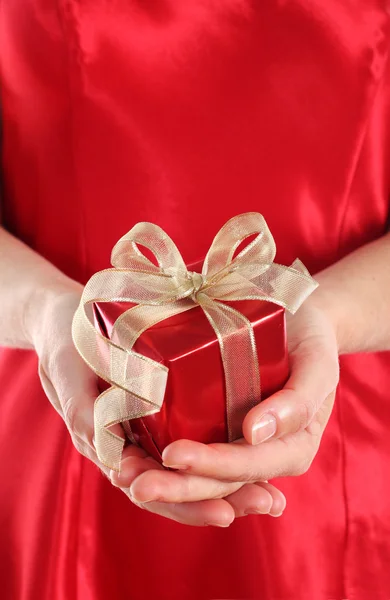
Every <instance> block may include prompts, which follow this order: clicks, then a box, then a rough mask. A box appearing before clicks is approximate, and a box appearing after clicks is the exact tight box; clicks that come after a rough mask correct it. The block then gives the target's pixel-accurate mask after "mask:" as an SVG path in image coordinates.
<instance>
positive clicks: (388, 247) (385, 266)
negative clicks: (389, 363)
mask: <svg viewBox="0 0 390 600" xmlns="http://www.w3.org/2000/svg"><path fill="white" fill-rule="evenodd" d="M316 279H317V281H318V282H319V283H320V286H319V287H318V288H317V290H316V291H315V292H314V294H313V295H312V297H311V298H310V299H309V301H310V302H312V303H313V304H314V305H317V306H319V307H320V308H322V309H324V310H325V312H326V313H327V314H328V316H329V317H330V319H331V321H332V323H333V324H334V327H335V329H336V335H337V339H338V344H339V351H340V354H346V353H351V352H371V351H381V350H390V235H388V234H387V235H385V236H383V237H382V238H380V239H378V240H376V241H374V242H371V243H370V244H367V245H365V246H362V247H361V248H359V249H358V250H356V251H355V252H353V253H352V254H350V255H348V256H347V257H345V258H343V259H342V260H340V261H339V262H337V263H335V264H334V265H332V266H331V267H328V268H327V269H325V270H324V271H322V272H321V273H318V274H317V275H316Z"/></svg>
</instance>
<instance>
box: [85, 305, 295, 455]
mask: <svg viewBox="0 0 390 600" xmlns="http://www.w3.org/2000/svg"><path fill="white" fill-rule="evenodd" d="M226 304H228V305H231V306H233V307H234V308H235V309H236V310H237V311H239V312H241V313H242V314H243V315H244V316H246V317H247V318H248V319H249V320H250V322H251V323H252V326H253V330H254V335H255V340H256V346H257V353H258V359H259V366H260V378H261V400H264V399H265V398H267V397H268V396H270V395H271V394H273V393H274V392H276V391H277V390H279V389H280V388H281V387H283V385H284V384H285V382H286V380H287V377H288V372H289V368H288V355H287V347H286V329H285V312H284V309H283V308H281V307H280V306H277V305H276V304H273V303H270V302H264V301H259V300H257V301H255V300H245V301H237V302H226ZM132 306H134V305H133V304H129V303H124V302H100V303H96V304H95V305H94V316H95V325H96V326H97V327H98V329H99V330H100V331H101V333H102V334H103V335H105V336H107V337H109V336H110V335H111V332H112V329H113V325H114V323H115V321H116V319H117V318H118V317H119V316H120V315H121V314H123V312H125V311H126V310H128V309H129V308H131V307H132ZM134 350H135V351H136V352H138V353H140V354H142V355H144V356H146V357H148V358H151V359H153V360H155V361H157V362H159V363H163V364H164V365H165V366H166V367H168V369H169V374H168V381H167V387H166V390H165V396H164V402H163V405H162V408H161V410H160V412H158V413H155V414H153V415H148V416H145V417H143V418H140V419H133V420H132V421H130V426H131V430H132V434H133V436H134V438H135V440H136V442H137V443H138V444H139V445H140V446H141V447H142V448H144V449H145V450H146V451H147V452H148V453H149V454H150V455H151V456H153V457H154V458H156V459H157V460H158V461H160V462H161V453H162V451H163V450H164V448H165V447H166V446H168V445H169V444H170V443H172V442H174V441H175V440H179V439H190V440H195V441H199V442H203V443H212V442H227V441H228V431H227V410H226V390H225V379H224V371H223V364H222V359H221V351H220V346H219V344H218V339H217V336H216V334H215V332H214V330H213V328H212V327H211V325H210V323H209V321H208V319H207V318H206V316H205V314H204V312H203V310H202V308H201V307H200V306H195V307H194V308H193V309H191V310H190V311H187V312H185V313H181V314H178V315H175V316H174V317H170V318H169V319H166V320H165V321H162V322H160V323H158V324H157V325H154V326H152V327H150V328H149V329H147V330H146V331H144V333H142V335H141V336H140V338H139V339H138V340H137V342H136V344H135V346H134ZM107 387H108V384H106V383H105V382H104V381H102V382H101V389H102V391H103V390H104V389H106V388H107ZM259 400H260V399H259Z"/></svg>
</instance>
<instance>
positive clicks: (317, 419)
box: [121, 295, 339, 514]
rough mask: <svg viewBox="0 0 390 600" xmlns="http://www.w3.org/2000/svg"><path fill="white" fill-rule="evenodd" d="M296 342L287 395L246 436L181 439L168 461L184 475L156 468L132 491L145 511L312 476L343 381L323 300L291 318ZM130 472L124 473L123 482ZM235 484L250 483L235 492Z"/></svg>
mask: <svg viewBox="0 0 390 600" xmlns="http://www.w3.org/2000/svg"><path fill="white" fill-rule="evenodd" d="M317 297H318V296H317ZM288 339H289V352H290V358H291V376H290V378H289V380H288V382H287V384H286V385H285V387H284V388H283V389H282V390H281V391H280V392H278V393H276V394H274V395H273V396H271V397H270V398H268V399H267V400H265V401H264V402H262V403H261V404H259V405H258V406H257V407H255V408H253V409H252V410H251V411H250V413H249V414H248V415H247V417H246V419H245V421H244V424H243V433H244V436H245V437H244V439H242V440H239V441H238V442H236V443H232V444H210V445H204V444H200V443H197V442H192V441H188V440H180V441H177V442H174V443H173V444H171V445H170V446H168V447H167V448H166V449H165V451H164V453H163V459H164V464H165V465H166V466H168V467H171V468H174V469H177V472H163V471H158V472H157V471H155V470H153V469H148V470H147V471H146V472H143V473H141V474H139V475H138V477H136V478H135V479H134V480H133V482H132V484H131V488H130V493H131V494H132V496H133V498H134V499H135V500H136V501H137V502H139V503H142V505H143V506H144V507H145V506H150V505H153V503H154V502H155V501H157V500H158V501H160V502H167V503H172V502H175V503H180V502H191V501H201V500H202V499H206V498H215V497H218V498H220V497H221V496H222V495H223V494H227V495H226V496H225V498H226V500H227V501H228V502H229V503H230V504H231V505H233V506H234V504H235V502H236V501H240V502H241V499H242V497H243V496H247V497H248V498H249V495H250V494H251V493H252V492H253V489H254V486H259V485H260V486H261V485H262V484H261V483H258V482H262V481H267V480H269V479H272V478H274V477H281V476H288V475H300V474H302V473H304V472H306V471H307V469H308V468H309V466H310V464H311V463H312V461H313V459H314V457H315V455H316V453H317V450H318V447H319V444H320V441H321V437H322V434H323V432H324V429H325V426H326V424H327V422H328V419H329V416H330V414H331V411H332V407H333V402H334V397H335V390H336V386H337V383H338V377H339V366H338V346H337V341H336V333H335V330H334V327H333V325H332V323H331V321H330V320H329V318H328V317H327V315H326V313H325V312H324V311H323V310H322V308H320V306H318V305H317V303H316V297H315V295H314V297H313V300H312V299H309V300H307V301H306V303H305V304H304V305H303V306H302V307H301V308H300V309H299V311H298V313H297V314H296V315H295V316H294V317H291V318H289V319H288ZM124 464H126V463H124ZM140 470H141V468H140ZM126 473H127V471H126V469H124V472H123V473H122V475H121V481H122V484H123V483H124V482H125V479H126ZM218 482H219V484H218ZM227 482H230V485H233V486H238V484H237V482H241V483H245V486H244V487H241V488H238V491H235V492H234V491H233V492H232V489H230V490H228V489H227V488H226V486H227V485H228V484H227ZM246 503H247V504H250V502H249V500H247V499H246ZM238 514H240V513H239V511H238Z"/></svg>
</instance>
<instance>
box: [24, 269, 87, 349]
mask: <svg viewBox="0 0 390 600" xmlns="http://www.w3.org/2000/svg"><path fill="white" fill-rule="evenodd" d="M82 290H83V288H82V286H81V285H80V284H79V283H77V282H76V281H74V280H72V279H70V278H68V277H66V276H65V275H63V274H62V273H58V275H56V276H55V277H53V278H52V279H50V280H47V281H42V282H40V283H39V284H38V285H37V286H35V287H34V289H33V290H32V291H31V293H30V295H29V298H28V301H27V303H26V306H25V311H24V318H23V324H24V332H25V336H26V339H27V341H28V342H29V343H30V344H31V345H32V346H33V347H34V348H37V347H38V346H39V340H40V339H41V338H42V335H43V334H45V333H46V332H47V329H48V328H49V327H50V322H51V321H52V319H53V318H55V315H58V314H59V313H58V311H59V310H60V306H61V305H63V304H64V302H65V303H67V304H69V302H70V303H71V304H72V303H74V305H75V309H76V307H77V304H78V302H79V300H80V296H81V294H82Z"/></svg>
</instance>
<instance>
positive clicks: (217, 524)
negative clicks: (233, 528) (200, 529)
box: [205, 523, 231, 527]
mask: <svg viewBox="0 0 390 600" xmlns="http://www.w3.org/2000/svg"><path fill="white" fill-rule="evenodd" d="M205 525H210V526H211V527H230V525H231V523H205Z"/></svg>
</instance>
